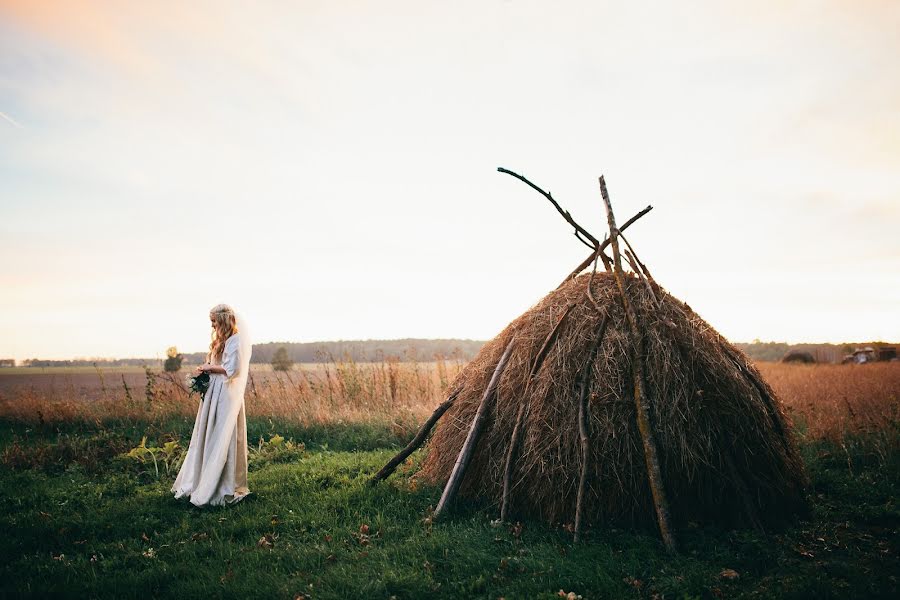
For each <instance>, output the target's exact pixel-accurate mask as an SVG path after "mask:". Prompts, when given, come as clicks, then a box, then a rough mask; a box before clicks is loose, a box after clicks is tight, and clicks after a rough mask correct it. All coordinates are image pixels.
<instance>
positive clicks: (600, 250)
mask: <svg viewBox="0 0 900 600" xmlns="http://www.w3.org/2000/svg"><path fill="white" fill-rule="evenodd" d="M651 210H653V207H652V206H647V208H645V209H644V210H642V211H641V212H639V213H637V214H636V215H634V216H633V217H631V218H630V219H628V220H627V221H625V224H624V225H622V226H621V227H620V228H619V233H621V232H623V231H625V230H626V229H628V228H629V227H630V226H631V224H632V223H634V222H635V221H637V220H638V219H640V218H641V217H643V216H644V215H646V214H647V213H648V212H650V211H651ZM609 244H610V239H609V238H606V239H605V240H603V241H602V242H600V245H599V246H598V247H597V248H595V249H594V251H593V252H591V255H590V256H588V257H587V258H586V259H584V260H583V261H582V262H581V264H580V265H578V266H577V267H575V270H574V271H572V272H571V273H569V275H568V276H567V277H566V278H565V279H563V280H562V283H560V284H559V285H558V286H556V289H559V288H561V287H562V286H564V285H565V284H566V283H568V282H569V280H570V279H573V278H574V277H576V276H577V275H578V274H579V273H581V272H582V271H584V270H585V269H587V268H588V267H589V266H591V263H593V262H594V261H595V260H597V256H598V255H599V256H600V257H601V258H602V259H603V264H604V265H606V263H607V261H608V260H609V257H608V256H606V254H604V252H603V251H604V250H606V247H607V246H609ZM607 270H609V269H607Z"/></svg>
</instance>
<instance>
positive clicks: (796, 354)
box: [781, 350, 816, 364]
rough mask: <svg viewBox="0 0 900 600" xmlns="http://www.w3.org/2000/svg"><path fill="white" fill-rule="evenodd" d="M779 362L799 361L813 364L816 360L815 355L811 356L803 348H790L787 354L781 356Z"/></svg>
mask: <svg viewBox="0 0 900 600" xmlns="http://www.w3.org/2000/svg"><path fill="white" fill-rule="evenodd" d="M781 362H784V363H791V362H799V363H806V364H813V363H815V362H816V357H815V356H813V355H812V354H811V353H809V352H805V351H803V350H791V351H790V352H788V353H787V354H785V355H784V356H783V357H782V358H781Z"/></svg>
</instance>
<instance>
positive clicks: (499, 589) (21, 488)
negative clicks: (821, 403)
mask: <svg viewBox="0 0 900 600" xmlns="http://www.w3.org/2000/svg"><path fill="white" fill-rule="evenodd" d="M143 425H144V431H141V427H140V424H138V423H131V424H126V423H122V424H119V426H116V424H114V423H107V424H106V426H105V427H104V428H102V429H98V428H96V427H95V426H92V427H87V426H83V425H81V426H79V425H75V424H72V425H69V426H67V428H66V429H65V430H60V431H56V430H49V429H48V430H36V429H33V428H32V429H30V430H27V431H26V428H25V427H24V426H22V425H14V424H9V423H6V424H3V426H2V429H3V431H2V435H0V444H2V448H3V451H4V454H3V457H4V464H3V466H2V467H0V515H2V516H0V525H2V528H3V538H4V540H3V544H2V546H0V596H16V597H29V596H31V597H47V596H61V597H115V598H130V597H143V598H147V597H200V596H204V597H209V596H216V597H238V596H243V597H268V598H295V597H296V596H298V595H302V594H307V595H309V596H312V597H314V598H390V597H391V596H395V597H397V598H420V597H447V598H469V597H476V598H498V597H501V596H502V597H505V598H557V597H558V596H557V593H558V592H559V590H561V589H562V590H565V591H566V592H569V591H574V592H576V593H577V594H581V595H583V596H584V597H585V598H608V597H617V598H618V597H625V598H653V597H661V598H678V599H687V598H715V597H763V598H769V597H785V598H808V597H818V598H858V597H896V595H897V593H898V579H897V578H898V577H900V561H898V549H900V548H898V539H900V536H898V535H897V533H898V531H897V529H898V527H900V509H898V505H897V493H898V490H900V486H898V471H900V468H898V465H897V464H896V461H895V460H894V461H893V462H885V461H878V460H872V459H871V457H868V455H860V457H854V456H852V455H851V456H849V459H850V462H849V465H848V455H846V454H845V453H844V452H843V450H841V449H836V448H832V447H829V446H826V445H821V444H819V445H807V446H805V447H804V449H803V450H804V456H805V458H806V460H807V464H808V467H809V470H810V474H811V477H812V479H813V487H812V490H811V496H812V500H813V507H814V508H813V514H812V517H811V519H810V520H809V521H805V522H801V523H798V524H797V525H796V526H795V527H793V528H791V529H789V530H787V531H784V532H771V533H768V534H760V533H756V532H751V531H720V530H713V529H704V528H697V527H688V528H686V529H683V530H681V531H679V532H678V534H679V541H680V544H681V551H680V552H679V553H678V554H677V555H669V554H667V553H666V552H665V550H664V549H663V548H662V547H661V545H660V543H659V541H658V540H657V539H656V536H655V535H653V532H644V533H635V532H630V531H623V530H620V529H614V528H609V527H599V528H596V529H594V530H592V531H589V533H588V539H587V541H586V543H583V544H579V545H574V544H572V543H571V536H570V534H568V533H567V532H565V531H564V530H562V529H561V528H551V527H547V526H543V525H540V524H538V523H533V522H528V523H525V524H524V527H523V528H522V529H521V531H518V530H516V529H515V528H513V527H511V526H509V525H504V526H493V525H492V524H491V520H492V519H495V518H496V511H495V510H493V509H492V508H490V507H484V506H459V507H457V510H456V511H455V513H454V515H453V516H452V517H451V518H450V519H447V520H445V521H442V522H439V523H434V524H431V523H430V522H429V521H428V520H427V517H428V515H429V514H430V510H431V507H432V506H433V505H435V504H436V502H437V499H438V498H439V496H440V489H437V488H434V487H428V486H416V485H414V484H413V483H411V480H410V475H411V474H412V473H413V472H414V471H415V469H414V465H411V466H407V467H404V468H402V469H401V471H402V472H400V473H398V474H397V475H395V476H394V477H392V478H391V479H390V480H389V481H388V482H386V483H383V484H380V485H378V486H375V487H370V486H367V485H366V481H367V478H368V477H369V475H370V474H371V473H373V472H374V471H375V470H377V469H378V468H379V467H380V466H381V465H382V464H383V463H384V462H385V461H386V460H387V459H388V458H390V456H391V455H392V447H394V446H396V445H397V444H399V443H400V442H401V441H402V440H400V439H398V438H397V436H396V435H394V434H393V433H391V432H390V431H389V430H388V429H387V428H386V427H384V426H377V425H370V426H332V427H330V428H319V429H305V428H301V427H298V426H294V427H293V428H290V427H287V426H285V427H279V426H278V424H275V423H268V422H251V425H250V429H251V435H250V437H251V441H252V440H253V438H254V437H256V436H259V435H263V436H265V437H266V438H267V439H268V438H269V437H270V436H271V433H272V432H273V431H277V432H278V433H280V434H281V435H283V436H285V437H293V438H294V439H295V440H297V441H303V442H304V443H305V444H306V446H307V451H305V452H302V453H301V452H297V453H294V454H290V455H284V456H281V457H280V458H278V460H268V459H266V457H265V456H262V455H259V456H253V457H251V472H250V487H251V489H252V490H253V492H254V493H253V495H251V496H250V497H249V498H248V499H247V500H245V501H244V502H242V503H240V504H238V505H236V506H232V507H225V508H206V509H197V508H194V507H192V506H191V505H190V504H188V503H187V502H186V501H183V500H182V501H176V500H174V499H173V498H172V497H171V495H170V493H169V491H168V489H169V487H170V485H171V480H172V478H171V477H166V476H163V477H162V478H161V479H160V480H157V479H156V478H155V476H154V475H153V473H152V472H148V469H147V468H146V465H145V467H140V466H138V465H134V464H131V463H129V462H128V461H126V460H124V459H122V458H118V457H117V456H116V454H117V451H118V450H119V449H120V448H121V447H123V446H130V445H133V444H134V443H136V441H139V440H140V437H141V435H143V434H144V433H146V432H148V431H149V433H150V434H151V435H150V437H151V442H157V443H159V444H160V445H161V442H162V441H165V440H168V439H171V438H173V437H179V438H180V440H181V442H182V443H183V444H186V443H187V431H188V430H189V424H187V425H185V423H183V422H180V421H179V422H172V423H167V424H157V425H154V426H148V425H147V424H143ZM401 437H402V436H401ZM14 445H16V446H17V447H18V448H19V454H20V459H21V460H24V461H26V462H24V463H23V462H20V463H18V464H17V465H16V467H15V468H13V467H12V463H11V462H9V459H10V457H11V451H10V448H11V447H12V446H14ZM112 446H115V447H114V448H113V449H112V450H110V451H104V450H102V448H104V447H112ZM359 449H362V450H359ZM92 453H93V454H92ZM86 454H87V455H90V456H93V457H94V459H95V460H83V458H84V456H85V455H86ZM30 457H40V458H35V459H34V462H33V464H28V463H27V461H28V460H31V458H30ZM285 460H287V461H288V462H284V461H285ZM892 460H893V459H892ZM364 526H367V528H368V531H367V532H366V528H365V527H364ZM724 569H733V570H735V571H737V572H738V573H739V577H738V578H737V579H727V578H723V577H722V576H721V575H720V574H721V573H722V571H723V570H724Z"/></svg>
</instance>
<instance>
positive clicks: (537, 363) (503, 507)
mask: <svg viewBox="0 0 900 600" xmlns="http://www.w3.org/2000/svg"><path fill="white" fill-rule="evenodd" d="M574 307H575V305H574V304H570V305H569V306H568V307H566V310H565V311H563V314H562V315H560V317H559V319H558V320H557V321H556V325H554V326H553V329H551V330H550V333H549V334H548V335H547V337H546V338H545V339H544V343H543V344H541V348H540V350H538V353H537V355H536V356H535V357H534V361H533V362H532V363H531V369H529V371H528V380H527V381H526V382H525V392H524V393H523V394H522V401H521V403H520V404H519V411H518V413H516V424H515V425H514V426H513V430H512V435H511V436H510V440H509V448H508V449H507V451H506V461H505V464H504V467H503V496H502V497H501V501H500V520H501V521H506V516H507V512H508V511H509V490H510V482H511V481H512V473H513V466H514V460H515V453H516V448H517V446H518V445H519V438H520V437H521V431H522V421H523V420H524V418H525V411H526V410H527V403H528V392H529V391H530V390H531V381H532V380H533V379H534V376H535V375H536V374H537V372H538V371H540V369H541V365H542V364H544V359H545V358H546V357H547V353H548V352H549V351H550V347H551V346H552V345H553V342H555V341H556V338H557V334H559V330H560V328H561V327H562V324H563V322H564V321H565V320H566V317H567V316H569V313H570V312H572V308H574Z"/></svg>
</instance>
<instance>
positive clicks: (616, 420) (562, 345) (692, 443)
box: [421, 273, 805, 526]
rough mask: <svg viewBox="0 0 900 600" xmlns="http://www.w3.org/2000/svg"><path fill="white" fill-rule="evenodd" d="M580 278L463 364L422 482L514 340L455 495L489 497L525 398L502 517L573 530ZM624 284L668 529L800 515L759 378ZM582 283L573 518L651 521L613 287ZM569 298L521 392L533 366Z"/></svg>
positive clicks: (681, 313)
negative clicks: (583, 410)
mask: <svg viewBox="0 0 900 600" xmlns="http://www.w3.org/2000/svg"><path fill="white" fill-rule="evenodd" d="M590 280H591V276H590V275H582V276H580V277H577V278H575V279H572V280H570V281H569V282H568V283H566V284H565V285H563V286H562V287H561V288H559V289H558V290H556V291H554V292H552V293H550V294H549V295H547V296H546V297H545V298H544V299H543V300H541V301H540V302H539V303H538V304H537V305H536V306H535V307H533V308H532V309H531V310H529V311H528V312H526V313H525V314H523V315H522V316H520V317H519V318H518V319H516V320H515V321H513V322H512V323H511V324H510V325H509V326H508V327H507V328H506V329H505V330H504V331H503V332H502V333H500V335H498V336H497V337H496V338H494V339H493V340H492V341H490V342H488V343H487V344H486V345H485V346H484V348H483V349H482V350H481V352H480V353H479V354H478V356H477V357H476V358H475V359H474V360H473V361H472V362H471V363H469V365H468V366H467V367H466V368H465V369H464V371H463V372H462V373H461V374H460V375H459V377H458V378H457V379H456V380H455V382H454V384H453V386H452V390H451V391H458V396H457V399H456V401H455V403H454V404H453V405H452V407H451V408H450V409H449V411H448V412H447V413H446V414H445V415H444V417H443V419H442V420H441V421H440V422H439V423H438V425H437V429H436V430H435V432H434V435H433V437H432V438H431V440H430V441H429V445H428V447H429V452H428V455H427V457H426V459H425V461H424V463H423V469H422V472H421V476H422V477H423V478H425V479H426V480H430V481H432V482H435V483H443V482H444V481H446V480H447V478H448V477H449V475H450V472H451V469H452V468H453V464H454V461H455V460H456V458H457V455H458V454H459V451H460V448H461V447H462V444H463V441H464V439H465V437H466V434H467V432H468V429H469V426H470V424H471V422H472V419H473V417H474V415H475V412H476V409H477V407H478V405H479V402H480V401H481V397H482V393H483V391H484V390H485V387H486V386H487V385H488V381H489V379H490V377H491V375H492V372H493V370H494V368H495V366H496V365H497V363H498V361H499V359H500V357H501V354H502V353H503V351H504V349H505V348H506V346H507V344H508V342H509V341H510V339H511V338H512V337H513V336H515V337H516V342H515V344H514V346H513V350H512V354H511V356H510V359H509V362H508V364H507V366H506V369H505V370H504V371H503V374H502V376H501V378H500V382H499V387H498V392H497V396H496V402H495V404H493V407H492V408H491V409H490V411H489V413H488V421H487V422H486V424H485V428H484V430H483V433H482V435H481V437H480V439H479V441H478V444H477V446H476V449H475V453H474V456H473V459H472V462H471V464H470V466H469V468H468V470H467V471H466V473H465V478H464V479H463V482H462V487H461V488H460V495H461V496H462V497H469V498H477V499H481V500H487V501H488V502H491V503H497V504H499V503H500V499H501V493H502V483H503V472H504V461H505V457H506V454H507V449H508V447H509V443H510V436H511V432H512V430H513V426H514V423H515V420H516V415H517V411H518V408H519V406H520V404H521V403H523V402H525V403H527V405H528V410H527V413H526V415H525V420H524V422H523V427H524V430H523V436H522V442H521V444H520V446H519V449H518V452H517V453H516V456H517V459H516V461H515V470H514V472H513V478H512V480H511V482H512V486H511V501H510V511H511V514H512V515H514V516H516V517H524V516H531V517H537V518H540V519H543V520H546V521H548V522H550V523H572V522H573V520H574V515H575V505H576V493H577V487H578V480H579V473H580V469H581V465H582V458H581V446H580V441H579V434H578V425H577V423H578V412H579V408H578V406H579V401H578V391H577V381H578V377H579V374H580V373H581V372H582V370H583V369H586V367H587V362H588V357H589V355H590V352H589V348H590V347H591V344H592V341H593V340H594V338H595V336H596V334H597V330H598V325H599V324H600V321H601V314H599V313H598V311H597V309H596V308H595V306H594V305H592V304H591V303H590V302H589V301H588V298H587V294H586V287H587V285H588V282H589V281H590ZM625 281H626V287H627V292H628V296H629V298H630V301H631V302H632V305H633V307H634V310H635V311H636V313H637V318H638V321H639V323H640V329H641V331H642V333H643V338H644V339H643V347H644V359H645V368H644V371H645V377H644V380H645V387H646V396H647V402H648V404H649V408H650V417H651V427H652V431H653V433H654V434H655V438H656V444H657V446H658V451H659V461H660V466H661V473H662V481H663V483H664V486H665V489H666V492H667V495H668V499H669V503H670V510H671V516H672V519H673V524H674V525H676V526H677V525H679V524H682V525H683V524H685V523H686V522H689V521H695V522H706V523H718V524H722V525H725V526H734V525H741V524H773V523H776V522H780V521H784V520H786V519H787V518H789V517H790V516H792V515H793V514H795V513H796V512H797V511H799V510H801V509H802V508H803V506H804V501H803V487H804V485H805V476H804V473H803V467H802V463H801V460H800V458H799V456H798V454H797V451H796V448H795V446H794V444H793V442H792V439H791V430H790V427H789V424H788V420H787V418H786V416H785V413H784V410H783V407H782V406H781V404H780V402H778V400H777V399H776V398H775V394H774V393H773V392H772V390H771V389H770V388H769V386H768V385H766V383H765V382H764V381H763V380H762V377H761V376H760V374H759V373H758V372H757V371H756V369H755V368H754V367H753V366H752V365H751V364H749V361H748V359H747V358H746V357H745V356H744V355H743V354H742V353H741V352H740V351H739V350H737V349H736V348H735V347H734V346H732V345H731V344H729V343H728V342H727V341H726V340H725V339H724V338H723V337H722V336H720V335H719V334H718V333H717V332H716V331H715V330H714V329H713V328H712V327H710V326H709V325H708V324H707V323H706V322H705V321H703V319H701V318H700V317H699V316H697V315H696V314H695V313H694V312H693V311H692V310H691V309H690V307H688V306H687V305H686V304H684V303H682V302H680V301H679V300H677V299H676V298H674V297H672V296H670V295H669V294H667V293H666V292H665V291H664V290H662V289H661V288H659V287H656V294H657V296H659V300H658V304H657V300H655V299H654V298H653V297H652V296H651V293H650V290H648V286H647V285H645V282H644V281H641V280H640V279H638V278H637V277H636V276H634V275H633V274H631V275H626V276H625ZM591 289H592V293H593V297H594V298H595V299H596V301H597V303H598V304H599V306H600V308H601V310H603V311H606V312H607V313H608V315H609V326H608V329H607V331H606V335H605V337H604V338H603V341H602V344H601V346H600V348H599V351H598V353H597V354H596V358H595V360H594V361H593V364H592V365H590V388H589V389H590V396H589V427H588V430H589V439H590V455H589V456H590V458H589V461H588V462H589V464H588V470H587V479H586V481H587V485H586V489H585V505H584V506H585V510H584V518H585V520H586V521H587V522H591V523H594V524H600V523H609V522H627V523H630V524H646V525H650V526H655V523H656V516H655V513H654V506H653V503H652V498H651V492H650V488H649V485H648V477H647V467H646V465H645V458H644V456H645V455H644V450H643V446H642V442H641V438H640V434H639V432H638V427H637V425H636V421H635V416H636V409H635V404H634V401H633V388H632V375H631V368H632V367H631V360H630V356H631V353H630V351H629V350H630V347H629V334H628V331H629V330H628V326H627V322H626V320H625V314H624V311H623V309H622V304H621V298H620V295H619V290H618V288H617V286H616V282H615V279H614V277H613V276H612V274H608V273H597V274H596V275H595V276H594V277H593V281H592V284H591ZM570 304H572V305H574V308H572V310H571V312H570V313H569V315H568V317H567V318H566V320H565V321H564V322H563V325H562V327H561V329H560V330H559V334H558V338H557V339H556V341H555V343H554V344H553V345H552V347H551V349H550V352H549V354H548V355H547V358H546V360H545V361H544V362H543V364H542V366H541V368H540V370H539V371H538V372H537V374H536V375H535V377H534V379H533V381H532V382H531V385H530V386H528V393H527V396H526V395H525V390H526V382H527V379H528V373H529V369H530V367H531V364H532V361H533V360H534V357H535V355H536V354H537V353H538V351H539V348H540V347H541V345H542V344H543V342H544V340H545V339H546V338H547V336H548V333H549V332H550V331H551V329H552V328H553V327H554V325H555V324H556V322H557V321H558V319H559V317H560V315H561V314H562V313H563V312H564V311H565V310H566V309H567V307H568V305H570Z"/></svg>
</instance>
